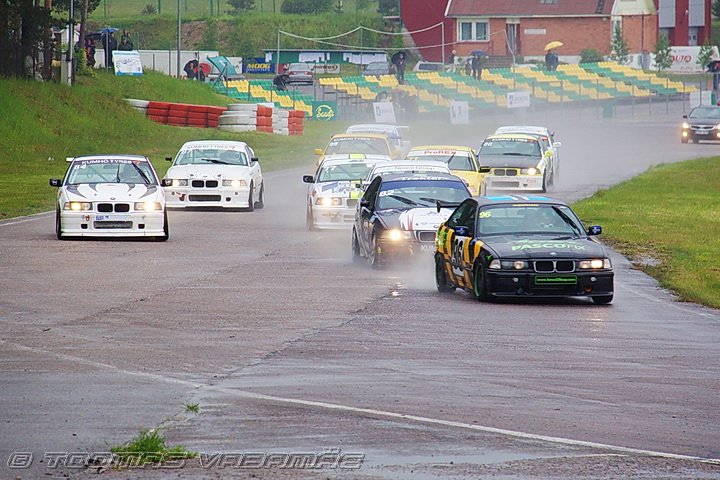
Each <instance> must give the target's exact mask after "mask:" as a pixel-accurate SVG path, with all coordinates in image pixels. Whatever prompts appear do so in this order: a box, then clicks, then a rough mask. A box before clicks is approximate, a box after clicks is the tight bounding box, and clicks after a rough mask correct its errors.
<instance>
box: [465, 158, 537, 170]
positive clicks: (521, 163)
mask: <svg viewBox="0 0 720 480" xmlns="http://www.w3.org/2000/svg"><path fill="white" fill-rule="evenodd" d="M540 160H541V157H523V156H519V155H518V156H516V155H478V164H479V165H480V166H481V167H517V168H530V167H537V165H538V163H540Z"/></svg>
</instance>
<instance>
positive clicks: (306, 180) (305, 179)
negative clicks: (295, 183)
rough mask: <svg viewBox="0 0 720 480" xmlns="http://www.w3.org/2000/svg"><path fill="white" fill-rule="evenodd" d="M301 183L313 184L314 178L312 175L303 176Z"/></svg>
mask: <svg viewBox="0 0 720 480" xmlns="http://www.w3.org/2000/svg"><path fill="white" fill-rule="evenodd" d="M303 183H315V177H313V176H312V175H303Z"/></svg>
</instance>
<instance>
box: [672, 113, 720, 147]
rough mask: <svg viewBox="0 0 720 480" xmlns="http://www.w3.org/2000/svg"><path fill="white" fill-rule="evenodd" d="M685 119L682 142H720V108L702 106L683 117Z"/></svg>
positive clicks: (681, 135) (681, 132) (681, 133)
mask: <svg viewBox="0 0 720 480" xmlns="http://www.w3.org/2000/svg"><path fill="white" fill-rule="evenodd" d="M683 119H684V120H683V124H682V129H681V131H680V142H682V143H687V142H688V140H690V141H692V142H693V143H698V142H699V141H700V140H713V141H716V142H717V141H720V107H716V106H713V105H700V106H698V107H695V108H693V109H692V110H690V113H688V114H687V115H683Z"/></svg>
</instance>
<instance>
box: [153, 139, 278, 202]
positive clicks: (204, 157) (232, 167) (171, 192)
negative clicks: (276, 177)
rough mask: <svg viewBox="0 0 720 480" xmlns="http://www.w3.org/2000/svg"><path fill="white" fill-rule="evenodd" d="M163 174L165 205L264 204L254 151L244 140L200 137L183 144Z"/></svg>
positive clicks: (260, 173) (261, 183)
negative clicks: (166, 184)
mask: <svg viewBox="0 0 720 480" xmlns="http://www.w3.org/2000/svg"><path fill="white" fill-rule="evenodd" d="M165 159H166V160H168V161H172V165H171V166H170V168H169V169H168V171H167V173H166V174H165V179H166V180H169V181H170V182H169V183H170V186H169V187H166V188H165V200H166V201H167V206H168V207H169V208H185V207H212V208H243V209H246V210H247V211H253V210H254V209H255V208H263V207H264V206H265V184H264V182H263V176H262V170H261V169H260V163H259V162H258V159H257V157H256V156H255V152H254V151H253V150H252V148H250V146H248V144H246V143H245V142H234V141H225V140H201V141H193V142H187V143H185V144H184V145H183V146H182V148H180V151H179V152H178V153H177V155H175V159H174V160H173V159H172V158H170V157H166V158H165Z"/></svg>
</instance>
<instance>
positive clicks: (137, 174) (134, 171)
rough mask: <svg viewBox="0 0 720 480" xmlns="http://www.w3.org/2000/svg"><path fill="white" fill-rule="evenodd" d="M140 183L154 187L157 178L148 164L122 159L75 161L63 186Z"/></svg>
mask: <svg viewBox="0 0 720 480" xmlns="http://www.w3.org/2000/svg"><path fill="white" fill-rule="evenodd" d="M82 183H133V184H134V183H141V184H145V185H156V184H157V177H156V176H155V172H154V171H153V169H152V167H151V166H150V164H149V163H148V162H145V161H136V160H123V159H95V160H80V161H75V162H73V163H72V165H71V166H70V170H69V171H68V174H67V177H66V181H65V184H66V185H78V184H82Z"/></svg>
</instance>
